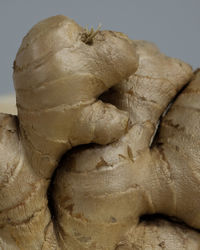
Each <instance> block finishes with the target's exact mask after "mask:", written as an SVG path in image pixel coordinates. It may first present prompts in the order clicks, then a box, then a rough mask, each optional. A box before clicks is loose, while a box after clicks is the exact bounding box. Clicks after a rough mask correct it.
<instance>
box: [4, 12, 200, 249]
mask: <svg viewBox="0 0 200 250" xmlns="http://www.w3.org/2000/svg"><path fill="white" fill-rule="evenodd" d="M13 79H14V85H15V89H16V98H17V99H16V100H17V108H18V115H17V116H13V115H9V114H3V113H2V114H0V249H5V250H12V249H13V250H19V249H20V250H21V249H22V250H31V249H33V250H34V249H36V250H37V249H43V250H49V249H52V250H54V249H61V250H65V249H66V250H94V249H96V250H131V249H133V250H140V249H141V250H143V249H144V250H150V249H152V250H154V249H155V250H157V249H158V250H159V249H169V250H171V249H174V250H182V249H188V250H190V249H194V250H195V249H199V248H200V234H199V231H198V230H200V214H199V209H200V191H199V185H200V174H199V169H200V165H199V164H200V160H199V159H200V146H199V136H198V135H199V129H200V118H199V109H200V98H199V93H200V73H199V71H198V70H197V71H196V72H195V73H193V72H192V69H191V67H190V66H189V65H188V64H186V63H184V62H182V61H181V60H178V59H174V58H170V57H167V56H165V55H164V54H162V53H161V52H160V51H159V50H158V48H157V47H156V46H155V45H154V44H152V43H150V42H146V41H137V40H135V41H132V40H130V39H129V38H128V37H127V36H126V35H124V34H123V33H119V32H113V31H99V30H98V31H96V32H94V31H93V30H91V31H88V30H86V29H83V28H82V27H80V26H79V25H78V24H76V23H75V22H74V21H73V20H71V19H69V18H67V17H64V16H55V17H51V18H48V19H45V20H43V21H41V22H39V23H38V24H36V25H35V26H34V27H33V28H32V29H31V30H30V31H29V32H28V34H27V35H26V36H25V38H24V39H23V41H22V44H21V47H20V49H19V51H18V53H17V56H16V59H15V62H14V73H13ZM149 214H160V217H158V216H157V217H156V216H155V217H153V216H152V218H153V219H151V220H149V219H142V218H146V217H148V216H149ZM143 215H145V216H143ZM166 218H167V219H166ZM173 218H176V220H175V221H174V219H173ZM180 221H181V222H180Z"/></svg>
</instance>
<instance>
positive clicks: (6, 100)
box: [0, 95, 17, 115]
mask: <svg viewBox="0 0 200 250" xmlns="http://www.w3.org/2000/svg"><path fill="white" fill-rule="evenodd" d="M0 113H8V114H14V115H16V114H17V108H16V101H15V96H14V95H9V96H0Z"/></svg>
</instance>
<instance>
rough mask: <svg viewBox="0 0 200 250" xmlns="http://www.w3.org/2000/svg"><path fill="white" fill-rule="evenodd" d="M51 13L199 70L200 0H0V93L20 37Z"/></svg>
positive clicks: (6, 86)
mask: <svg viewBox="0 0 200 250" xmlns="http://www.w3.org/2000/svg"><path fill="white" fill-rule="evenodd" d="M57 14H64V15H66V16H69V17H70V18H72V19H74V20H76V21H77V22H78V23H79V24H81V25H82V26H85V25H86V24H88V25H89V27H90V26H91V25H92V26H94V27H97V26H98V24H99V23H102V24H103V27H102V29H112V30H117V31H122V32H124V33H126V34H127V35H128V36H129V37H130V38H132V39H144V40H149V41H152V42H155V43H156V44H157V45H158V47H159V48H160V49H161V50H162V51H163V52H164V53H166V54H167V55H169V56H174V57H178V58H180V59H183V60H185V61H186V62H188V63H190V64H191V65H192V66H193V68H194V69H195V68H197V67H198V66H200V48H199V45H200V0H166V1H164V0H32V1H31V0H0V77H1V79H0V95H1V94H10V93H11V94H12V93H13V92H14V88H13V83H12V63H13V60H14V58H15V55H16V52H17V50H18V48H19V46H20V43H21V40H22V38H23V37H24V36H25V34H26V33H27V31H28V30H29V29H30V28H31V27H32V26H33V25H34V24H35V23H37V22H38V21H39V20H41V19H44V18H46V17H49V16H52V15H57Z"/></svg>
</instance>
